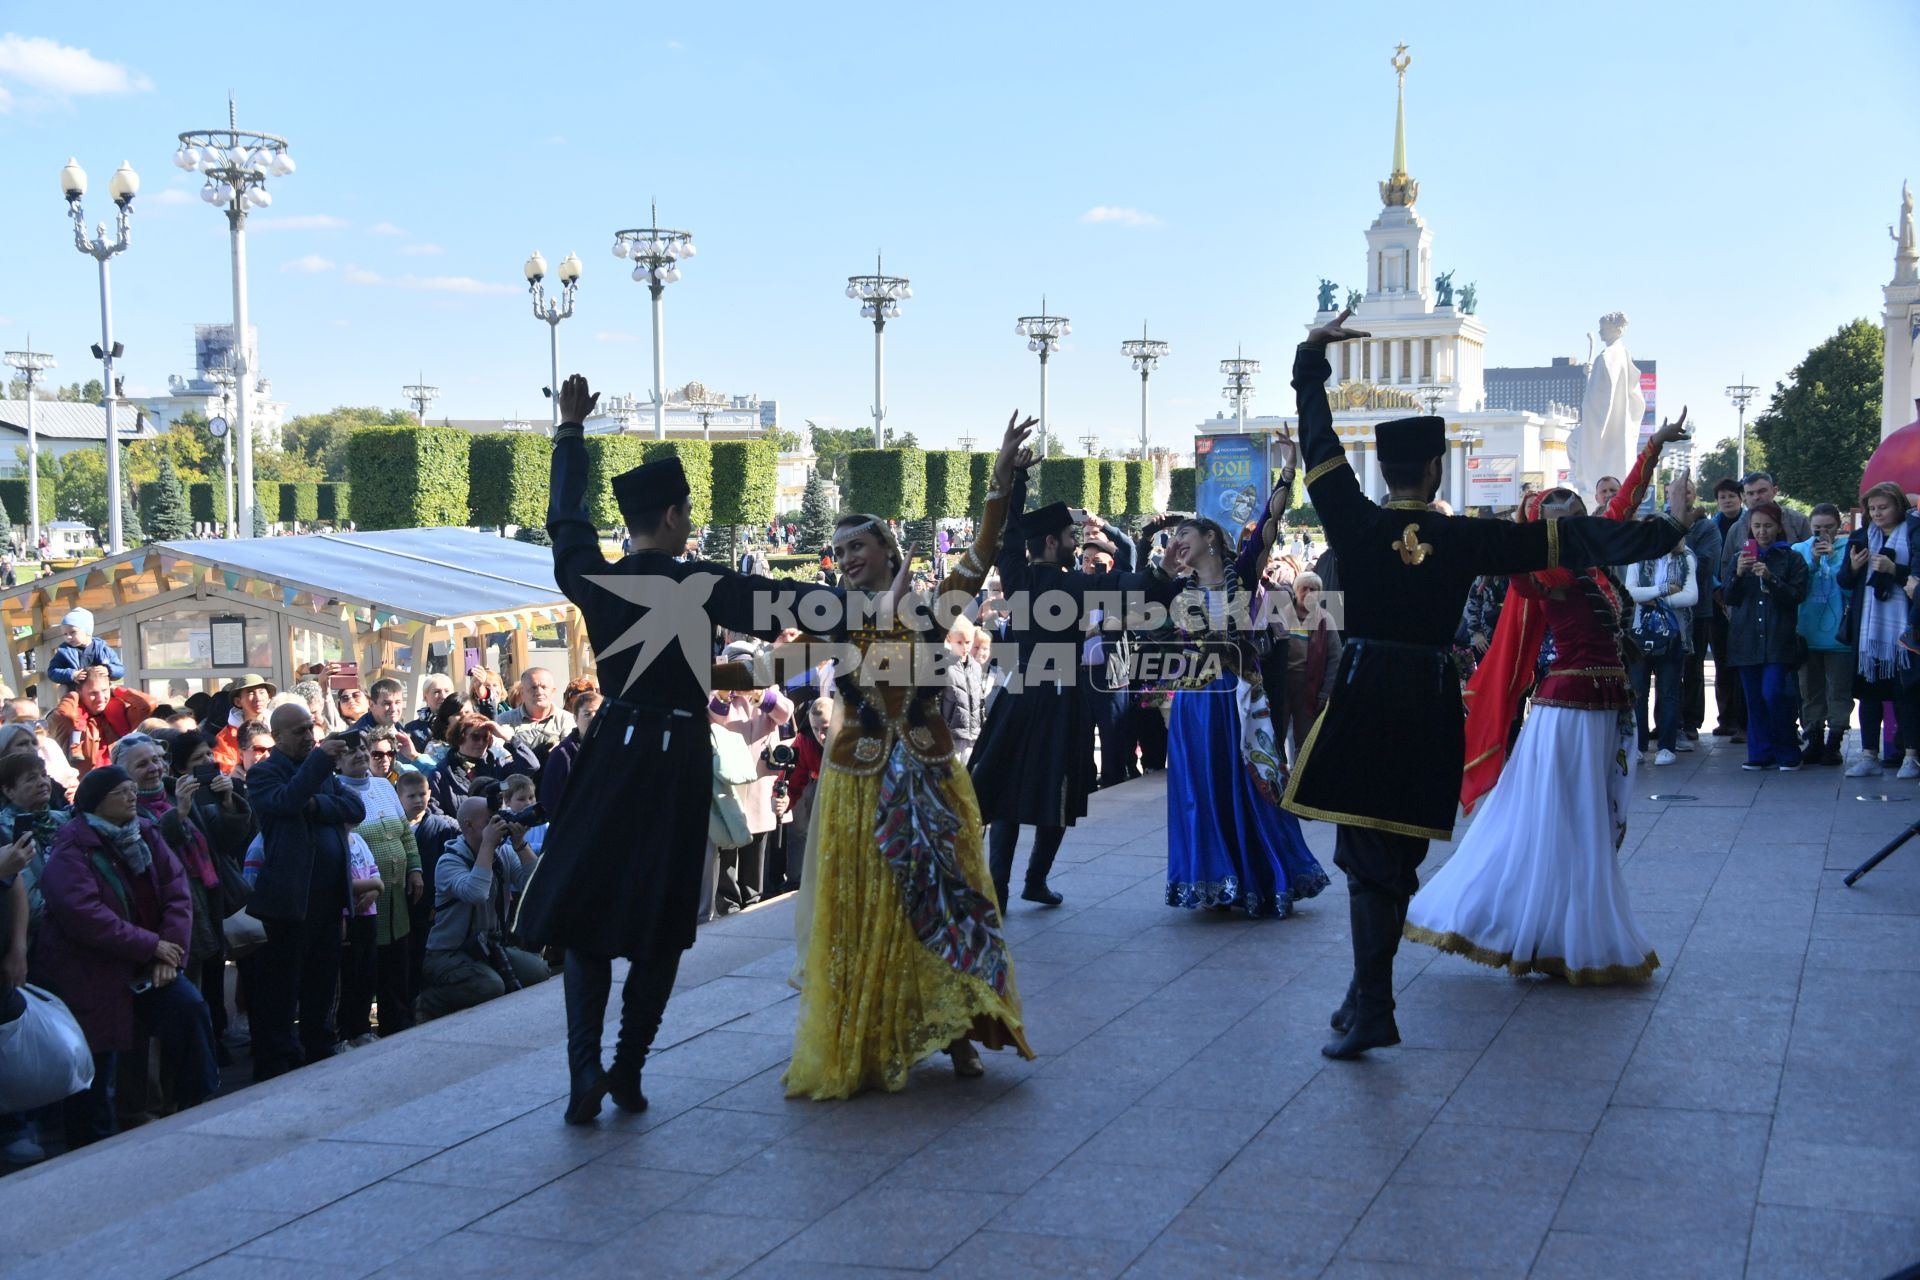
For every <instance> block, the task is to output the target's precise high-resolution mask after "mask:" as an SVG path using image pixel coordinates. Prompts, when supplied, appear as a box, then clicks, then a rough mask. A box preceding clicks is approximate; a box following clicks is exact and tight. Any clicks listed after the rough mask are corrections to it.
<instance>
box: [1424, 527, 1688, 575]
mask: <svg viewBox="0 0 1920 1280" xmlns="http://www.w3.org/2000/svg"><path fill="white" fill-rule="evenodd" d="M1689 515H1690V516H1691V513H1689ZM1452 521H1453V522H1455V523H1456V524H1457V525H1458V526H1459V527H1460V528H1461V530H1462V532H1463V533H1464V535H1465V537H1464V538H1463V541H1464V543H1465V545H1466V549H1467V554H1468V556H1469V558H1470V562H1471V564H1472V566H1473V568H1474V570H1475V571H1476V572H1479V573H1504V574H1525V573H1539V572H1541V571H1543V570H1547V569H1588V568H1592V567H1594V566H1595V565H1609V564H1638V563H1639V562H1640V561H1642V560H1652V559H1656V558H1657V557H1659V556H1663V555H1665V554H1666V553H1667V552H1669V551H1671V550H1673V548H1674V546H1675V545H1676V544H1678V543H1679V541H1680V539H1681V538H1683V537H1684V536H1686V528H1685V526H1684V525H1682V524H1681V522H1680V521H1678V520H1676V519H1674V518H1673V517H1672V516H1669V515H1662V516H1657V517H1655V518H1653V519H1651V520H1635V521H1624V520H1609V519H1607V518H1605V517H1604V516H1568V517H1565V518H1563V519H1550V520H1534V521H1529V522H1528V523H1526V524H1515V523H1513V522H1512V521H1510V520H1490V519H1476V518H1471V517H1467V516H1454V517H1452Z"/></svg>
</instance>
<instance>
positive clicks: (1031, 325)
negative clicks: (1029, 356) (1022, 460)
mask: <svg viewBox="0 0 1920 1280" xmlns="http://www.w3.org/2000/svg"><path fill="white" fill-rule="evenodd" d="M1014 332H1015V333H1018V334H1019V335H1020V336H1021V337H1023V338H1025V339H1026V340H1027V350H1029V351H1037V352H1039V353H1040V447H1039V449H1037V450H1035V453H1036V454H1038V456H1040V457H1042V458H1044V457H1046V456H1047V357H1048V356H1050V355H1052V354H1053V353H1054V351H1055V350H1056V349H1058V347H1059V346H1060V340H1061V339H1062V338H1064V337H1066V336H1067V335H1069V334H1071V333H1072V332H1073V322H1072V321H1070V320H1068V319H1067V318H1066V317H1065V316H1050V315H1048V314H1047V298H1046V295H1045V294H1042V295H1040V314H1039V315H1037V316H1021V317H1020V322H1019V323H1018V324H1017V325H1015V326H1014Z"/></svg>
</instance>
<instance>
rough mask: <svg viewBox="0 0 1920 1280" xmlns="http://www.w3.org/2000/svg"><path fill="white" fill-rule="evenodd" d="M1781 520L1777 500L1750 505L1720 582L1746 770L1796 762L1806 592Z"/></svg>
mask: <svg viewBox="0 0 1920 1280" xmlns="http://www.w3.org/2000/svg"><path fill="white" fill-rule="evenodd" d="M1785 526H1786V520H1785V518H1784V517H1783V516H1782V515H1781V512H1780V507H1779V504H1777V503H1773V502H1762V503H1759V504H1758V505H1756V506H1753V507H1749V508H1748V509H1747V531H1748V533H1749V535H1750V536H1749V537H1748V538H1747V541H1746V545H1744V546H1743V547H1741V548H1740V555H1739V558H1738V559H1737V560H1735V561H1734V574H1733V581H1732V582H1730V583H1728V584H1727V656H1728V657H1729V658H1731V659H1732V661H1733V666H1734V669H1735V670H1737V671H1738V672H1739V673H1740V686H1741V689H1742V690H1743V691H1744V692H1745V694H1746V696H1747V762H1746V763H1745V764H1743V765H1741V766H1740V767H1741V768H1743V769H1746V770H1748V771H1750V772H1759V771H1761V770H1765V769H1778V770H1780V772H1782V773H1792V772H1793V771H1794V770H1796V769H1798V768H1799V767H1800V763H1801V756H1800V728H1799V724H1800V688H1799V685H1798V683H1797V682H1796V681H1795V679H1794V669H1795V668H1796V667H1798V666H1799V664H1800V602H1801V601H1803V600H1805V599H1806V598H1807V578H1808V571H1807V562H1806V561H1805V560H1802V559H1801V558H1800V557H1799V555H1798V554H1796V553H1795V552H1794V549H1793V546H1792V544H1791V543H1788V542H1785V541H1782V539H1781V534H1782V532H1783V531H1784V529H1785ZM1896 594H1897V593H1896ZM1903 603H1904V600H1903ZM1901 616H1902V618H1903V619H1904V617H1905V611H1904V609H1903V610H1902V612H1901ZM1898 638H1899V637H1898V633H1897V632H1896V633H1895V639H1896V640H1897V639H1898Z"/></svg>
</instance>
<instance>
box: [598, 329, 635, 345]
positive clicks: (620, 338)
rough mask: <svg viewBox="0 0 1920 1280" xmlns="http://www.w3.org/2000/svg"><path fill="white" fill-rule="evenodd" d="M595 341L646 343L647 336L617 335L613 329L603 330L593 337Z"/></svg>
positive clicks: (633, 334)
mask: <svg viewBox="0 0 1920 1280" xmlns="http://www.w3.org/2000/svg"><path fill="white" fill-rule="evenodd" d="M593 340H594V341H595V342H645V341H647V336H646V335H645V334H643V333H616V332H614V331H613V330H611V329H602V330H601V331H600V332H598V333H596V334H594V335H593Z"/></svg>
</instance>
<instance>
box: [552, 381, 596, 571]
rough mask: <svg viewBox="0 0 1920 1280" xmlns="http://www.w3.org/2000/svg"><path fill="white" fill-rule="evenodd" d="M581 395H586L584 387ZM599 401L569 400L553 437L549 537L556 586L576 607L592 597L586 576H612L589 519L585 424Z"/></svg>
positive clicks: (594, 399)
mask: <svg viewBox="0 0 1920 1280" xmlns="http://www.w3.org/2000/svg"><path fill="white" fill-rule="evenodd" d="M581 390H582V391H583V392H584V391H585V385H584V384H582V387H581ZM556 394H557V393H556ZM599 400H600V393H599V392H597V391H596V392H594V393H592V397H591V399H589V400H587V401H586V402H585V403H584V404H582V403H579V402H576V401H575V400H574V399H572V398H568V399H566V400H565V401H564V402H563V403H562V404H561V417H562V419H563V421H562V422H561V423H560V426H559V429H558V430H556V431H555V432H554V434H553V467H552V472H551V476H550V481H549V486H550V487H549V493H548V498H547V536H548V537H549V538H551V539H552V540H553V576H554V580H555V582H556V583H558V585H559V587H560V590H561V591H562V592H563V593H565V595H566V597H567V599H569V600H572V601H573V602H574V603H575V604H578V603H580V601H582V600H584V599H586V598H587V596H588V594H589V593H588V590H587V588H588V586H589V585H590V584H588V582H587V581H586V576H587V575H588V574H592V573H605V572H606V571H607V557H606V556H605V554H603V553H602V552H601V550H600V531H599V530H598V529H596V528H594V527H593V520H592V518H591V517H589V516H588V515H587V472H588V466H587V441H586V427H585V426H584V425H583V424H584V423H585V421H586V419H587V417H588V416H589V415H590V414H592V412H593V406H594V405H595V404H597V403H598V402H599Z"/></svg>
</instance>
